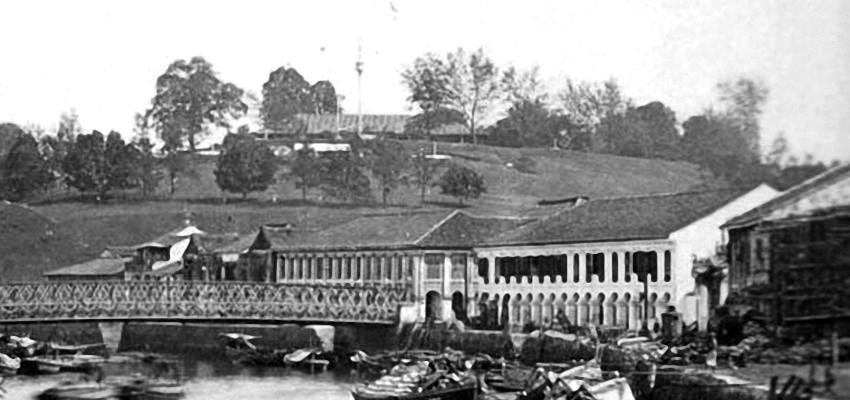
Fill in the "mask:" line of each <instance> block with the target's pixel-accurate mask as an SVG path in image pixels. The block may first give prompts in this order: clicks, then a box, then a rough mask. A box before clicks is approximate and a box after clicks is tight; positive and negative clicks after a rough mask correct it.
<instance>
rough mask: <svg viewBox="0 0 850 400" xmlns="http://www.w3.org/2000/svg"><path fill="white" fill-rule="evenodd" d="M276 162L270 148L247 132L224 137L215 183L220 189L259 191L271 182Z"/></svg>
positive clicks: (242, 192) (244, 194) (243, 196)
mask: <svg viewBox="0 0 850 400" xmlns="http://www.w3.org/2000/svg"><path fill="white" fill-rule="evenodd" d="M277 167H278V163H277V160H276V159H275V156H274V153H273V152H272V150H271V149H270V148H269V147H268V146H266V145H265V144H263V143H260V142H258V141H257V140H255V139H254V138H253V137H251V136H250V135H247V134H232V133H231V134H228V135H227V136H225V137H224V142H223V143H222V150H221V153H220V154H219V156H218V162H217V164H216V170H215V182H216V183H217V184H218V187H219V188H221V190H224V191H227V192H231V193H241V194H242V198H243V199H245V198H247V197H248V193H250V192H257V191H263V190H266V189H268V187H269V185H270V184H272V183H274V174H275V172H277Z"/></svg>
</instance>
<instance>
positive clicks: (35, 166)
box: [0, 134, 50, 201]
mask: <svg viewBox="0 0 850 400" xmlns="http://www.w3.org/2000/svg"><path fill="white" fill-rule="evenodd" d="M0 165H2V174H0V187H2V195H3V196H4V197H6V198H8V199H10V200H13V201H20V200H24V199H26V198H28V197H30V195H32V193H34V192H36V191H39V190H43V189H44V188H45V186H46V184H47V182H49V180H50V171H49V170H48V169H47V168H46V166H45V163H44V158H43V157H42V155H41V153H40V152H39V150H38V143H36V141H35V139H34V138H33V137H32V136H31V135H29V134H22V135H20V136H18V137H17V139H16V140H15V142H14V143H12V146H11V148H10V149H9V151H8V154H7V155H6V157H4V158H3V159H2V160H0Z"/></svg>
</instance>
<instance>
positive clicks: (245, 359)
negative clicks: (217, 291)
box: [220, 333, 334, 372]
mask: <svg viewBox="0 0 850 400" xmlns="http://www.w3.org/2000/svg"><path fill="white" fill-rule="evenodd" d="M220 337H221V338H222V339H223V340H224V350H225V354H227V355H228V356H229V357H230V358H231V359H232V360H234V361H235V362H237V363H239V364H243V365H253V366H269V367H283V366H287V367H299V368H303V369H306V370H309V371H311V372H324V371H327V370H328V369H329V368H331V367H332V365H333V361H334V355H333V354H331V353H328V352H325V351H323V350H322V349H321V348H319V347H307V348H303V349H267V348H260V347H258V346H257V345H255V344H254V343H253V340H256V339H259V338H260V337H259V336H252V335H246V334H244V333H223V334H221V335H220Z"/></svg>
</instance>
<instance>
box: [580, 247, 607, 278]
mask: <svg viewBox="0 0 850 400" xmlns="http://www.w3.org/2000/svg"><path fill="white" fill-rule="evenodd" d="M584 270H585V276H584V280H585V281H587V282H591V281H592V278H591V275H596V276H598V277H599V282H605V253H595V254H591V253H588V254H586V255H585V266H584Z"/></svg>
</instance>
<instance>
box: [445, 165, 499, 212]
mask: <svg viewBox="0 0 850 400" xmlns="http://www.w3.org/2000/svg"><path fill="white" fill-rule="evenodd" d="M437 186H439V187H440V191H441V193H443V194H447V195H449V196H452V197H456V198H457V199H458V202H460V204H461V205H463V201H464V199H476V198H478V197H479V196H481V194H482V193H484V192H486V191H487V188H486V187H485V186H484V178H483V177H482V176H481V175H480V174H478V173H477V172H475V171H474V170H472V169H470V168H467V167H464V166H462V165H457V164H452V165H450V166H449V167H448V168H447V169H446V172H444V173H443V176H441V177H440V180H439V181H438V182H437Z"/></svg>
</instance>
